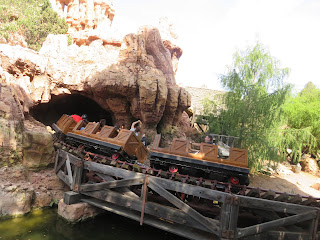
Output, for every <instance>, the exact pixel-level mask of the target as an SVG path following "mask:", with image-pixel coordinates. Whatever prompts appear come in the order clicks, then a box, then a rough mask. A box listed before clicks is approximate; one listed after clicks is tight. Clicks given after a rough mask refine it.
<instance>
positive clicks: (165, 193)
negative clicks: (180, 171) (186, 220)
mask: <svg viewBox="0 0 320 240" xmlns="http://www.w3.org/2000/svg"><path fill="white" fill-rule="evenodd" d="M149 181H150V182H149V185H148V186H149V187H150V188H151V189H152V190H154V191H155V192H157V193H158V194H159V195H160V196H162V197H163V198H165V199H167V200H168V201H169V202H170V203H172V204H173V205H174V206H176V207H178V208H179V209H181V210H182V211H183V212H185V213H186V214H188V215H189V216H191V217H192V218H194V219H195V220H196V221H198V222H199V223H200V224H202V225H203V226H204V227H206V228H207V229H208V230H209V231H210V232H212V233H214V234H216V235H217V236H219V235H220V234H219V228H218V226H217V224H215V223H213V222H211V221H208V220H207V219H206V218H205V217H204V216H202V215H201V214H200V213H198V212H197V211H195V210H194V209H193V208H191V207H190V206H188V205H187V204H185V203H184V202H182V201H181V200H179V199H178V198H177V197H175V196H174V195H172V194H171V193H170V192H168V191H167V190H165V189H164V188H163V187H161V186H159V185H158V184H157V182H156V181H154V180H153V179H150V180H149Z"/></svg>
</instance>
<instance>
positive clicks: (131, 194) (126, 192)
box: [96, 173, 139, 198]
mask: <svg viewBox="0 0 320 240" xmlns="http://www.w3.org/2000/svg"><path fill="white" fill-rule="evenodd" d="M96 174H97V175H98V176H99V177H101V178H102V179H104V180H106V181H114V180H115V179H114V178H113V177H111V176H108V175H105V174H102V173H96ZM114 191H116V192H119V193H122V194H124V195H127V196H129V197H134V198H139V196H138V195H137V194H135V193H134V192H132V191H131V190H130V189H129V188H126V187H121V188H116V189H114Z"/></svg>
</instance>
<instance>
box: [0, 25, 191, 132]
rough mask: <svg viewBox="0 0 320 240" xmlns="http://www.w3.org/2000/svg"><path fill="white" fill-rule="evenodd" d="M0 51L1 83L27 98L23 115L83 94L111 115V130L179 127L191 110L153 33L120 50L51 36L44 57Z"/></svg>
mask: <svg viewBox="0 0 320 240" xmlns="http://www.w3.org/2000/svg"><path fill="white" fill-rule="evenodd" d="M0 51H1V54H0V56H1V58H2V64H1V67H2V76H3V77H2V81H3V82H5V83H7V84H10V85H12V86H16V85H18V87H19V88H20V89H21V88H22V89H23V91H24V93H25V94H24V95H26V96H27V98H28V101H26V99H24V98H22V99H21V100H19V101H18V103H19V104H20V105H21V103H22V106H21V108H23V113H24V114H26V113H28V110H29V108H30V107H31V106H34V105H37V104H40V103H46V102H49V101H50V99H51V96H52V95H59V94H73V93H81V95H84V96H86V97H88V98H91V99H93V100H95V101H96V102H97V103H98V104H99V105H100V106H101V107H102V108H103V109H106V110H107V111H109V112H110V113H111V115H112V117H113V119H114V121H113V124H117V125H121V124H125V125H127V126H129V124H130V122H131V121H132V119H134V118H135V119H141V120H142V122H143V123H145V124H146V125H150V126H153V127H156V126H157V125H158V123H159V122H160V120H162V121H161V122H162V123H163V125H164V126H168V125H173V124H175V123H178V121H179V120H180V117H181V114H182V112H183V110H184V109H186V108H187V107H188V106H189V105H190V95H189V94H188V93H187V92H186V90H185V89H183V88H181V87H179V86H177V85H176V84H175V79H174V71H173V68H172V62H171V53H170V51H169V50H168V49H167V48H165V47H164V45H163V43H162V41H161V36H160V34H159V31H158V30H157V29H154V28H151V29H149V28H143V29H141V30H140V31H139V33H138V34H129V35H127V36H126V37H125V38H124V39H123V42H122V45H121V47H120V48H118V47H112V46H109V45H108V46H103V43H102V41H101V40H97V41H94V42H92V43H91V44H90V46H81V47H78V46H77V45H72V46H68V45H67V37H66V36H63V35H61V36H54V35H49V36H48V39H47V41H46V42H45V43H44V45H43V47H42V49H41V50H40V53H36V52H34V51H31V50H29V49H24V48H21V47H18V46H16V47H11V46H8V45H0ZM24 95H23V96H24ZM30 99H31V101H32V104H30Z"/></svg>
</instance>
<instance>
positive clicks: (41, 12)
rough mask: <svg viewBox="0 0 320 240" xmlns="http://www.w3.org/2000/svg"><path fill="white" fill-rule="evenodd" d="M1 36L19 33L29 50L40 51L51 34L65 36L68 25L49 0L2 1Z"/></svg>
mask: <svg viewBox="0 0 320 240" xmlns="http://www.w3.org/2000/svg"><path fill="white" fill-rule="evenodd" d="M0 22H1V27H0V35H1V36H2V37H4V38H6V39H8V38H9V35H10V34H13V33H15V32H18V33H19V34H21V35H23V36H24V37H25V39H26V42H27V43H28V46H29V48H31V49H33V50H36V51H39V50H40V48H41V45H42V43H43V42H44V40H45V39H46V37H47V36H48V34H49V33H52V34H65V33H66V32H67V31H68V24H67V23H66V21H65V19H63V18H59V16H58V14H57V13H56V12H55V11H54V10H53V9H52V8H51V7H50V3H49V0H0Z"/></svg>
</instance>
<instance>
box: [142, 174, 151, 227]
mask: <svg viewBox="0 0 320 240" xmlns="http://www.w3.org/2000/svg"><path fill="white" fill-rule="evenodd" d="M148 184H149V183H148V175H146V177H145V179H144V184H143V186H142V189H141V200H142V206H141V217H140V226H142V224H143V218H144V208H145V205H146V200H147V193H148V186H147V185H148Z"/></svg>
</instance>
